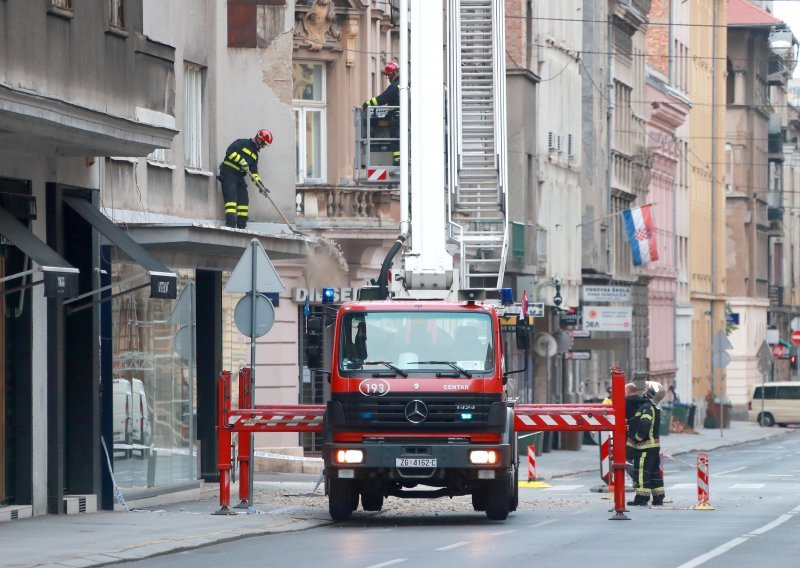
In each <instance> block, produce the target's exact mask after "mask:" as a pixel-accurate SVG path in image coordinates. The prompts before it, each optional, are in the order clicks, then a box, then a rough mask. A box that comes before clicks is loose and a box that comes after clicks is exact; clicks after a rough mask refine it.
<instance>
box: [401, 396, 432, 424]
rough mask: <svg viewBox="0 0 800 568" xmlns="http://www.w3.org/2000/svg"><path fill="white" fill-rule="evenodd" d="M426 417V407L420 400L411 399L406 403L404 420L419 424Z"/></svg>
mask: <svg viewBox="0 0 800 568" xmlns="http://www.w3.org/2000/svg"><path fill="white" fill-rule="evenodd" d="M426 418H428V407H427V406H425V403H424V402H422V401H421V400H412V401H411V402H409V403H408V404H406V420H408V421H409V422H411V423H412V424H420V423H422V422H425V419H426Z"/></svg>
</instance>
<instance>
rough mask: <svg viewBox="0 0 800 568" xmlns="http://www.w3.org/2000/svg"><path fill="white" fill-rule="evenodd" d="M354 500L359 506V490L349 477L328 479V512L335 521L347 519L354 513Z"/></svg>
mask: <svg viewBox="0 0 800 568" xmlns="http://www.w3.org/2000/svg"><path fill="white" fill-rule="evenodd" d="M353 501H355V503H356V507H357V506H358V492H357V491H356V488H355V484H354V483H353V482H352V481H350V480H349V479H338V478H332V479H329V480H328V513H329V514H330V516H331V519H333V520H334V521H346V520H347V519H349V518H350V515H352V514H353V509H355V507H353Z"/></svg>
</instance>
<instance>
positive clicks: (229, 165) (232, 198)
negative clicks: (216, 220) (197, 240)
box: [219, 138, 261, 229]
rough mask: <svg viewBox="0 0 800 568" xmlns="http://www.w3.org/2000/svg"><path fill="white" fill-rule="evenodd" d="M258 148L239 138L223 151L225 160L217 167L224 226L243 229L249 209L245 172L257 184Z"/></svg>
mask: <svg viewBox="0 0 800 568" xmlns="http://www.w3.org/2000/svg"><path fill="white" fill-rule="evenodd" d="M258 150H259V148H258V146H257V145H256V143H255V142H253V140H251V139H249V138H240V139H239V140H234V141H233V143H232V144H231V145H230V146H228V149H227V150H225V159H224V160H223V161H222V163H221V164H220V165H219V175H220V181H221V182H222V197H223V198H224V199H225V226H227V227H237V228H239V229H244V228H245V227H247V217H248V213H249V209H250V199H249V197H248V195H247V182H246V181H245V176H246V175H247V172H250V173H251V174H252V175H253V181H254V182H258V181H259V180H260V179H261V177H260V176H259V175H258Z"/></svg>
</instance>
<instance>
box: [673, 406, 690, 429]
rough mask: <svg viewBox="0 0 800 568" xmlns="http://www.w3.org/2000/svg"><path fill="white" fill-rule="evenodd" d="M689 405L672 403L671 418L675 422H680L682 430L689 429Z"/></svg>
mask: <svg viewBox="0 0 800 568" xmlns="http://www.w3.org/2000/svg"><path fill="white" fill-rule="evenodd" d="M689 410H690V409H689V405H688V404H686V403H685V402H673V403H672V417H673V418H674V419H675V422H680V423H681V424H682V425H683V426H684V428H687V427H689V428H690V427H691V426H690V424H689Z"/></svg>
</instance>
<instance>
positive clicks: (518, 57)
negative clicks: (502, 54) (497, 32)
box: [505, 0, 527, 69]
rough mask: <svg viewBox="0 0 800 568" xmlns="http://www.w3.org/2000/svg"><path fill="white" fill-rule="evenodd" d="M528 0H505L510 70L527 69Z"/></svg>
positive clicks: (507, 54)
mask: <svg viewBox="0 0 800 568" xmlns="http://www.w3.org/2000/svg"><path fill="white" fill-rule="evenodd" d="M526 4H527V0H505V9H506V66H507V67H508V68H509V69H517V68H519V67H525V54H526V53H527V46H526V45H525V37H526V31H527V30H526V26H527V23H526V21H525V6H526Z"/></svg>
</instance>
